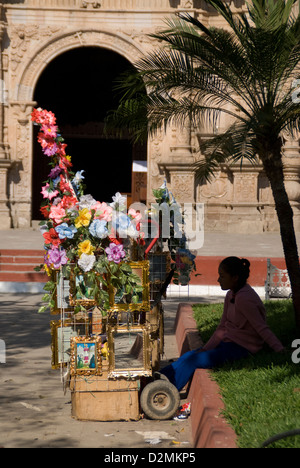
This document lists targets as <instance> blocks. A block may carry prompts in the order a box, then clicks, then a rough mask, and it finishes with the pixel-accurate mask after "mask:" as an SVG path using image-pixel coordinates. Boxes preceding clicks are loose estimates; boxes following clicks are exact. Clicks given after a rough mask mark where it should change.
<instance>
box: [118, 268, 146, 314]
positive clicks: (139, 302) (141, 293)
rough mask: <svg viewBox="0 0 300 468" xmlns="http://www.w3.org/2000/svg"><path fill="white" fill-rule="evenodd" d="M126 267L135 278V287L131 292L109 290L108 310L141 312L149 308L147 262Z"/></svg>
mask: <svg viewBox="0 0 300 468" xmlns="http://www.w3.org/2000/svg"><path fill="white" fill-rule="evenodd" d="M128 266H129V267H130V268H131V270H132V273H133V274H134V275H135V276H136V278H137V282H136V287H135V286H133V287H132V289H131V290H128V288H127V289H126V290H125V288H124V289H122V288H120V289H119V290H115V289H113V288H110V298H109V299H110V300H109V302H110V309H111V310H112V311H122V310H123V311H126V310H129V311H132V312H133V311H142V310H149V308H150V286H149V262H148V261H140V262H129V263H128Z"/></svg>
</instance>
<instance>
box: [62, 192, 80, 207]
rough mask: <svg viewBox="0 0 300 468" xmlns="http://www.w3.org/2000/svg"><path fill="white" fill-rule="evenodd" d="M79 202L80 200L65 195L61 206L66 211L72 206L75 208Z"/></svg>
mask: <svg viewBox="0 0 300 468" xmlns="http://www.w3.org/2000/svg"><path fill="white" fill-rule="evenodd" d="M77 201H78V200H77V198H76V197H73V196H68V195H65V196H64V197H63V198H62V201H61V206H62V207H63V208H64V209H68V208H72V206H75V205H76V203H77Z"/></svg>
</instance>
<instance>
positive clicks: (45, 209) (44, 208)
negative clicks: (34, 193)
mask: <svg viewBox="0 0 300 468" xmlns="http://www.w3.org/2000/svg"><path fill="white" fill-rule="evenodd" d="M40 212H41V213H42V215H43V216H44V218H46V219H48V218H49V212H50V205H45V206H42V207H41V208H40Z"/></svg>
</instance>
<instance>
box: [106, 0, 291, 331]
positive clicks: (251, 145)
mask: <svg viewBox="0 0 300 468" xmlns="http://www.w3.org/2000/svg"><path fill="white" fill-rule="evenodd" d="M206 3H207V4H208V5H210V6H211V7H213V8H214V9H215V10H216V11H217V12H218V13H219V14H220V15H221V16H222V17H223V18H224V19H225V21H226V29H221V28H216V27H206V26H205V25H204V24H203V23H201V22H200V21H199V20H197V19H195V18H193V17H192V16H190V15H188V14H186V13H185V14H179V15H177V16H175V17H174V18H172V19H168V20H166V22H167V25H166V29H165V30H162V31H161V32H159V33H157V34H154V35H152V36H153V37H154V38H156V39H157V40H159V41H161V44H162V47H160V48H159V49H158V50H156V51H154V52H152V53H150V54H149V55H147V56H146V57H144V58H142V59H141V60H139V61H138V62H137V63H136V64H135V65H136V69H137V73H136V74H134V75H130V76H129V77H128V78H126V79H125V78H124V79H123V81H122V85H121V89H122V92H123V93H124V94H123V98H122V100H121V103H120V106H119V108H118V109H117V111H116V112H115V114H114V118H115V121H116V122H118V123H119V124H121V125H126V126H127V127H129V128H130V129H131V130H132V132H133V135H134V136H135V138H136V139H140V138H142V137H143V136H146V135H147V134H148V133H149V132H150V133H151V132H155V131H156V129H158V128H161V126H162V125H168V124H169V123H170V122H171V121H177V123H178V122H185V121H186V119H191V121H192V123H193V124H194V125H195V126H196V127H199V125H202V124H203V123H204V122H207V121H209V122H214V120H215V119H217V118H218V117H219V116H220V115H221V114H227V115H229V116H230V121H231V122H232V124H231V125H230V126H229V127H228V128H227V130H226V131H225V132H224V133H222V134H219V135H216V136H214V137H212V138H210V139H208V140H207V141H206V142H205V143H204V144H202V145H201V148H200V149H201V153H202V155H203V157H202V158H201V159H200V161H199V162H197V163H196V165H195V168H194V169H195V171H196V176H197V178H198V179H201V178H203V177H204V178H205V179H207V180H210V179H211V178H212V177H213V175H214V172H215V170H216V168H218V167H219V165H220V164H221V163H225V162H227V163H233V162H238V161H240V162H241V163H242V162H243V161H244V160H247V161H250V162H251V163H252V164H257V163H258V162H260V163H261V164H262V165H263V168H264V171H265V174H266V176H267V177H268V180H269V182H270V186H271V189H272V193H273V197H274V202H275V207H276V212H277V216H278V221H279V225H280V233H281V239H282V244H283V250H284V255H285V260H286V265H287V269H288V273H289V277H290V281H291V287H292V295H293V303H294V308H295V317H296V324H297V326H298V328H299V329H300V268H299V256H298V249H297V243H296V236H295V229H294V222H293V210H292V207H291V204H290V201H289V198H288V195H287V192H286V189H285V184H284V172H283V160H282V147H283V138H282V136H283V134H284V133H289V134H290V135H292V136H293V137H295V135H297V132H299V130H300V104H299V102H297V101H299V99H292V83H293V80H295V79H298V78H300V19H299V14H297V15H296V14H294V10H295V3H296V0H252V2H251V5H248V6H247V10H246V11H245V12H243V13H241V14H233V13H232V11H231V9H230V7H229V6H228V5H227V4H226V3H225V2H223V1H221V0H206ZM145 85H146V87H147V91H148V92H147V94H145V93H144V92H143V90H144V86H145Z"/></svg>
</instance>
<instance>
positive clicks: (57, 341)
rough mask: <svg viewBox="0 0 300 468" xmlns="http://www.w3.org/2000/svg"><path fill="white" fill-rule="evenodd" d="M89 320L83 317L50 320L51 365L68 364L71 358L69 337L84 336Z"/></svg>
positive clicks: (87, 330)
mask: <svg viewBox="0 0 300 468" xmlns="http://www.w3.org/2000/svg"><path fill="white" fill-rule="evenodd" d="M89 327H90V322H89V320H84V319H76V317H74V318H73V319H66V320H52V321H51V322H50V330H51V367H52V369H60V368H61V367H65V366H67V365H68V363H69V362H70V359H71V338H73V337H75V336H81V335H82V336H86V335H87V334H88V333H89Z"/></svg>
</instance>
